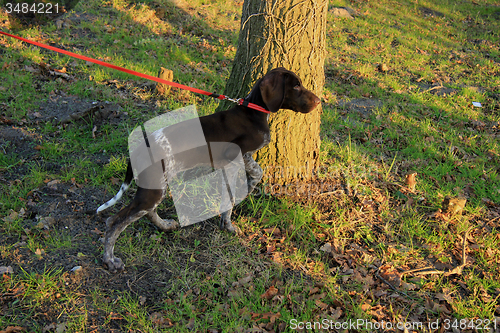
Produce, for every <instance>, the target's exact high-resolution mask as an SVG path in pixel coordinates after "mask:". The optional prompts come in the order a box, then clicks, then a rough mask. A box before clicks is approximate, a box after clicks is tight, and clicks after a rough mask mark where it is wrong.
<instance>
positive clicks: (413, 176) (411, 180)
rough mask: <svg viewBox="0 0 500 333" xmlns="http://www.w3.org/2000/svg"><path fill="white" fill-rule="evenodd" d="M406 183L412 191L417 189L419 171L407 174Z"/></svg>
mask: <svg viewBox="0 0 500 333" xmlns="http://www.w3.org/2000/svg"><path fill="white" fill-rule="evenodd" d="M405 184H406V187H408V189H409V190H410V191H412V192H413V191H415V186H416V185H417V173H416V172H410V173H408V174H407V175H406V176H405Z"/></svg>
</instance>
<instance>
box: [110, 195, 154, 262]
mask: <svg viewBox="0 0 500 333" xmlns="http://www.w3.org/2000/svg"><path fill="white" fill-rule="evenodd" d="M162 198H163V190H149V189H143V188H141V187H139V188H138V189H137V193H136V195H135V198H134V200H133V201H132V202H131V203H130V204H129V205H128V206H126V207H124V208H122V210H120V211H119V212H118V214H116V215H114V216H112V217H110V218H108V219H107V221H106V236H105V237H104V255H103V261H104V263H105V264H107V265H108V268H109V270H110V271H111V272H116V271H121V270H123V269H124V267H125V266H124V264H123V262H122V260H121V259H120V258H118V257H115V255H114V253H113V252H114V248H115V243H116V240H117V239H118V237H119V236H120V234H121V233H122V231H123V230H125V228H127V227H128V226H129V225H130V224H131V223H132V222H134V221H137V220H138V219H140V218H141V217H143V216H145V215H148V217H150V216H154V214H156V212H155V209H156V206H158V204H159V203H160V202H161V199H162ZM153 222H154V221H153ZM155 224H156V223H155Z"/></svg>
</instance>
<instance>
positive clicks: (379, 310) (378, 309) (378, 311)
mask: <svg viewBox="0 0 500 333" xmlns="http://www.w3.org/2000/svg"><path fill="white" fill-rule="evenodd" d="M370 314H371V315H372V316H374V317H375V318H377V320H379V321H380V320H382V319H383V318H385V317H386V314H385V313H384V311H383V307H382V305H380V304H378V305H376V306H374V307H373V308H372V309H371V310H370Z"/></svg>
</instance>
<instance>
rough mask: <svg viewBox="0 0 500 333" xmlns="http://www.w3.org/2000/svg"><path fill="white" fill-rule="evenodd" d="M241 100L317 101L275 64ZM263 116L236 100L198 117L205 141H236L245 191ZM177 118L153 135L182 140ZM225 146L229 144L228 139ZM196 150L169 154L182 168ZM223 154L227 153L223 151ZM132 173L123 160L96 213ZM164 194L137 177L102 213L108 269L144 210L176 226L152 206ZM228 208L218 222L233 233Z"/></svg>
mask: <svg viewBox="0 0 500 333" xmlns="http://www.w3.org/2000/svg"><path fill="white" fill-rule="evenodd" d="M245 100H246V101H248V102H250V103H254V104H257V105H259V106H262V107H264V108H266V109H267V110H269V111H271V112H277V111H278V110H279V109H290V110H293V111H295V112H300V113H309V112H311V111H312V110H314V109H315V108H316V106H317V105H318V104H319V103H320V99H319V98H318V97H317V96H316V95H315V94H313V93H312V92H311V91H309V90H307V89H306V88H304V86H303V85H302V81H301V80H300V79H299V77H297V75H296V74H295V73H293V72H291V71H289V70H286V69H284V68H275V69H273V70H271V71H270V72H268V73H267V74H266V75H265V76H264V77H263V78H261V79H260V80H258V81H257V83H256V84H255V86H254V87H253V89H252V91H251V92H250V94H249V95H248V96H247V97H246V98H245ZM268 117H269V115H268V114H266V113H263V112H260V111H257V110H253V109H250V108H247V107H245V106H240V105H237V106H234V107H232V108H230V109H229V110H226V111H221V112H217V113H214V114H211V115H208V116H204V117H200V118H199V121H200V123H201V127H202V129H203V133H204V135H205V140H206V142H208V143H210V142H227V143H232V144H235V145H237V147H239V149H240V151H241V154H242V157H243V161H244V166H245V171H246V178H247V185H248V193H251V192H252V190H253V189H254V187H255V185H257V183H258V182H259V181H260V179H261V178H262V169H261V168H260V166H259V165H258V164H257V162H255V160H254V159H253V158H252V155H253V154H254V153H255V152H256V151H257V150H259V149H261V148H262V147H264V146H266V145H267V144H269V141H270V132H269V125H268ZM183 123H184V122H180V123H177V124H175V125H172V126H169V127H166V128H164V129H161V131H162V132H161V133H159V134H160V135H157V136H156V137H160V136H161V138H162V139H165V138H167V139H168V140H169V141H170V143H174V144H176V145H177V146H182V144H183V141H182V140H179V139H177V138H178V137H182V135H179V134H181V132H182V131H183ZM228 147H235V146H234V145H228ZM228 149H229V148H228ZM222 153H223V154H222V155H224V156H225V155H227V156H230V155H231V156H234V152H222ZM196 155H197V154H196V151H193V150H190V153H189V154H177V155H174V156H173V160H176V161H179V160H181V163H178V165H182V166H183V167H182V169H183V170H185V169H189V168H191V167H193V166H194V165H196V164H197V163H195V162H191V160H193V161H194V160H195V159H196ZM193 157H194V158H193ZM222 159H223V158H222ZM228 159H230V158H229V157H228ZM162 168H163V172H164V174H167V173H169V172H170V173H176V172H179V171H182V170H181V169H179V168H177V169H175V170H172V169H169V166H168V165H167V166H165V165H162ZM147 173H148V169H146V170H145V171H144V172H143V174H147ZM151 174H154V173H150V174H149V177H150V178H151ZM156 174H157V172H156ZM156 176H157V175H155V176H154V177H156ZM162 176H163V177H165V175H160V176H159V177H162ZM133 178H134V175H133V170H132V165H131V163H130V161H129V163H128V167H127V172H126V176H125V180H124V182H123V184H122V186H121V188H120V191H119V192H118V193H117V194H116V196H115V197H113V198H112V199H111V200H110V201H108V202H106V203H105V204H103V205H102V206H100V207H99V208H98V209H97V213H100V212H101V211H103V210H105V209H107V208H109V207H110V206H112V205H114V204H115V203H116V202H117V201H118V200H119V199H120V198H121V196H122V195H123V193H124V192H125V191H126V190H127V189H128V188H129V186H130V183H131V182H132V179H133ZM165 194H166V185H165V188H159V189H151V188H144V187H141V184H140V182H139V183H138V188H137V192H136V194H135V197H134V199H133V200H132V202H131V203H130V204H129V205H127V206H126V207H124V208H122V209H121V210H120V211H119V212H118V213H117V214H116V215H114V216H111V217H109V218H108V219H107V221H106V236H105V240H104V256H103V261H104V262H105V263H106V264H107V265H108V267H109V270H110V271H113V272H116V271H118V270H123V269H124V264H123V262H122V260H121V259H119V258H117V257H115V256H114V254H113V250H114V246H115V243H116V240H117V238H118V236H119V235H120V233H121V232H122V231H123V230H124V229H125V228H126V227H127V226H128V225H129V224H131V223H132V222H134V221H136V220H138V219H140V218H141V217H143V216H146V217H147V218H148V219H149V220H150V221H151V222H153V223H154V224H155V225H156V226H157V227H158V228H160V229H161V230H165V231H169V230H173V229H176V228H178V227H179V223H178V222H177V221H175V220H164V219H162V218H160V217H159V216H158V214H157V213H156V207H157V206H158V204H159V203H160V202H161V201H162V200H163V198H164V196H165ZM231 212H232V208H230V209H229V210H227V211H225V212H223V213H222V214H221V228H224V229H226V230H228V231H230V232H233V233H239V232H240V231H239V229H238V227H236V226H234V225H233V224H232V223H231Z"/></svg>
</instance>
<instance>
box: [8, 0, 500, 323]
mask: <svg viewBox="0 0 500 333" xmlns="http://www.w3.org/2000/svg"><path fill="white" fill-rule="evenodd" d="M329 6H330V8H331V7H333V6H349V7H354V9H356V10H357V12H358V14H359V15H358V16H356V17H355V19H352V20H351V19H344V18H336V17H333V15H330V16H329V18H328V25H327V26H328V30H327V37H328V45H327V51H328V52H327V58H326V66H325V73H326V84H325V88H324V93H323V96H322V97H323V98H322V100H323V115H322V125H321V126H322V127H321V128H322V131H321V137H322V143H321V162H322V172H321V176H320V178H319V179H318V181H317V183H316V184H312V185H311V186H310V187H309V189H308V190H307V191H306V193H307V195H305V196H302V197H299V196H296V195H294V193H295V192H298V191H299V190H298V189H297V188H293V187H290V188H287V191H288V194H289V195H276V196H271V195H261V196H251V197H249V198H247V199H246V200H245V201H244V202H242V203H241V204H240V205H239V206H238V207H237V208H236V209H235V213H234V215H233V216H234V219H235V222H236V223H237V224H238V225H239V227H240V228H241V229H242V230H243V231H244V234H245V235H244V236H242V237H240V238H237V237H233V236H231V235H227V234H226V233H224V232H221V231H219V230H218V229H217V227H216V226H215V224H216V222H215V221H214V220H211V221H208V222H204V223H199V224H195V225H193V226H190V227H188V228H184V229H181V230H178V231H175V232H172V233H162V232H160V231H158V230H157V229H155V228H154V227H152V226H151V225H150V224H148V223H147V222H146V221H144V220H140V221H138V222H136V223H135V224H133V225H132V226H130V227H129V228H128V229H127V230H126V231H125V232H124V233H123V234H122V236H121V237H120V238H119V240H118V242H117V246H116V252H117V254H118V255H119V256H120V257H121V258H122V259H123V260H124V262H125V264H126V267H127V268H126V271H125V272H123V273H121V274H117V275H111V274H109V273H108V272H107V270H105V269H103V267H102V264H101V259H100V258H101V255H102V250H103V245H102V242H101V241H100V238H101V237H103V235H102V231H103V230H104V228H105V226H104V221H103V220H102V219H98V218H96V217H94V216H92V215H91V212H92V211H93V210H95V208H96V207H98V206H99V205H100V204H101V203H102V202H103V201H104V200H108V199H109V198H110V197H111V196H112V195H114V193H115V192H116V191H117V190H118V187H119V185H120V181H121V178H122V177H123V173H124V171H125V168H126V157H127V142H126V138H127V137H128V135H129V133H131V132H132V130H133V129H134V128H135V127H136V126H137V125H138V124H140V123H144V122H145V121H147V120H149V119H152V118H154V117H156V116H158V115H160V114H163V113H164V112H165V111H167V110H174V109H177V108H180V107H184V106H186V105H189V104H196V106H197V109H198V112H199V113H200V114H201V115H204V114H210V113H211V112H213V110H214V109H215V108H216V106H217V102H216V101H214V100H213V99H209V98H207V97H200V96H197V95H194V94H191V93H186V92H184V91H179V90H173V91H172V92H171V93H170V95H169V96H167V97H164V96H158V95H157V94H156V93H155V92H154V89H153V87H154V85H150V84H149V83H148V82H146V81H144V80H142V79H137V78H134V77H131V76H129V75H126V74H123V73H119V72H116V71H113V70H110V69H105V68H102V67H99V66H96V65H91V64H87V63H85V62H82V61H75V60H73V59H71V58H68V57H66V56H62V55H59V54H56V53H52V52H49V51H44V50H41V49H39V48H35V47H31V46H27V45H25V44H23V43H21V42H18V41H16V40H13V39H10V38H6V37H1V38H0V44H1V45H2V47H1V48H0V54H1V56H2V59H1V61H0V131H1V132H0V133H1V134H2V136H3V137H0V148H1V149H0V267H1V268H4V267H8V266H10V267H12V270H13V273H4V274H3V276H2V277H1V278H2V284H1V285H0V290H1V291H0V309H1V311H0V313H1V315H0V330H7V331H8V329H7V327H9V326H10V327H15V326H19V327H23V328H24V329H25V330H26V331H30V332H43V331H51V330H52V331H53V330H56V331H62V330H66V331H69V332H96V331H98V332H113V331H114V332H125V331H134V332H135V331H137V332H138V331H141V332H157V331H169V332H170V331H175V332H188V331H200V332H205V331H208V332H250V331H254V332H271V331H274V332H290V331H293V330H294V328H297V327H300V325H301V324H302V325H306V326H304V327H306V328H307V325H308V324H309V325H314V323H315V322H321V321H322V320H324V319H325V320H331V322H332V323H343V322H349V321H351V322H352V321H356V320H358V319H359V320H367V322H368V323H381V322H382V321H385V322H390V323H393V324H397V323H404V322H407V323H413V324H414V331H429V328H430V329H431V330H432V331H436V330H437V329H438V328H437V327H430V326H429V325H430V323H435V322H436V321H437V320H440V321H441V324H442V325H444V326H443V327H444V328H445V331H452V329H453V325H455V326H454V327H455V328H456V329H462V331H466V330H467V329H470V330H471V331H472V328H474V326H473V325H472V324H475V325H476V326H475V327H476V328H477V327H478V326H477V325H479V324H483V326H485V325H484V324H486V323H487V321H489V322H488V323H489V325H487V326H488V327H489V328H492V327H494V326H493V325H494V324H492V322H493V321H495V319H496V318H498V317H500V301H499V298H500V283H499V282H498V274H499V273H500V251H499V250H498V249H499V248H500V233H499V216H500V215H499V214H500V176H499V169H498V164H499V160H500V156H499V145H500V141H499V139H498V137H499V136H498V133H499V128H500V127H499V126H500V113H499V110H500V90H499V88H498V87H500V67H499V63H500V49H499V41H500V36H499V31H500V26H499V23H498V22H499V20H498V18H499V17H500V7H498V4H496V3H495V2H494V1H491V0H480V1H474V2H452V1H447V0H440V1H433V2H429V1H419V2H415V1H403V2H397V3H396V2H393V1H389V0H383V1H379V2H377V3H373V2H362V3H353V4H351V3H348V2H345V1H335V2H331V3H330V5H329ZM241 8H242V7H241V5H240V4H238V3H237V2H235V1H229V0H227V1H226V0H212V1H204V0H203V1H202V0H195V1H191V2H189V4H188V3H187V2H181V1H167V0H160V1H143V2H129V1H103V2H99V1H85V2H83V1H81V2H80V3H78V5H77V6H76V7H75V9H74V10H73V11H72V12H71V13H69V14H68V15H67V16H66V17H65V18H64V20H63V22H62V27H57V26H56V24H55V23H51V24H48V25H44V26H34V27H30V28H28V29H24V30H21V31H19V30H16V31H15V33H17V34H20V35H22V36H24V37H27V38H32V39H35V40H40V41H44V42H49V43H54V44H55V45H56V46H59V47H64V48H66V49H68V50H70V51H73V52H77V53H80V54H85V55H88V56H90V57H95V58H99V59H103V60H104V61H109V62H112V63H114V64H117V65H119V66H123V67H126V68H130V69H133V70H137V71H140V72H144V73H148V74H151V75H156V74H157V73H158V70H159V68H160V67H165V68H169V69H172V70H173V71H174V79H175V81H177V82H180V83H183V84H186V85H190V86H195V87H197V88H200V89H205V90H209V91H217V92H220V91H222V90H223V88H224V84H225V82H226V80H227V78H228V76H229V73H230V70H231V63H232V59H233V57H234V54H235V45H236V41H237V33H238V27H239V17H240V14H241ZM433 11H434V12H433ZM439 13H442V14H443V15H440V14H439ZM8 22H9V21H8V20H7V17H6V16H5V14H3V13H0V26H1V28H2V29H9V28H10V26H9V23H8ZM42 63H43V64H46V65H43V64H42ZM381 64H383V65H385V67H381V66H380V65H381ZM47 65H48V66H50V68H51V69H57V70H63V69H64V71H65V72H66V73H67V74H68V75H69V79H63V78H61V77H59V76H57V75H53V74H50V72H48V71H47V67H46V66H47ZM44 68H45V69H44ZM381 68H385V69H384V70H381ZM71 97H76V98H77V101H88V100H91V101H99V102H105V101H107V102H109V103H110V104H112V105H119V106H120V109H119V111H118V112H117V113H118V115H117V117H115V118H109V119H107V120H105V121H102V120H101V119H99V118H98V117H90V118H85V120H81V121H78V122H74V123H70V124H65V125H57V124H53V123H51V122H48V121H39V122H38V123H37V122H36V121H33V119H35V120H36V119H37V118H36V117H35V118H34V114H35V113H36V112H40V113H43V112H48V111H45V110H46V109H43V110H42V109H40V106H41V105H49V106H51V107H52V108H61V107H62V105H63V104H64V102H63V100H64V98H71ZM367 100H369V102H367ZM53 101H56V102H53ZM472 102H480V103H481V104H482V107H480V108H478V107H474V106H473V105H472ZM50 103H53V104H50ZM43 116H44V115H43V114H42V117H43ZM21 131H22V133H23V134H19V133H21ZM12 133H17V136H16V135H12ZM410 172H417V182H416V185H415V190H414V191H411V190H410V189H409V188H408V186H407V184H405V175H407V174H408V173H410ZM318 189H319V190H318ZM318 191H319V192H321V193H318ZM447 196H448V197H451V198H455V197H465V198H467V202H466V205H465V207H464V209H463V213H462V214H459V215H451V214H447V213H445V212H443V211H441V209H442V208H443V207H442V202H443V200H444V199H445V197H447ZM127 200H130V196H128V197H126V198H125V201H127ZM119 207H120V206H119V205H118V206H117V207H116V209H118V208H119ZM116 209H115V210H114V212H116ZM112 212H113V211H110V212H109V213H108V214H111V213H112ZM160 215H162V217H169V218H171V217H174V216H175V210H174V209H173V203H172V202H171V200H166V201H165V202H164V203H163V204H162V205H161V210H160ZM50 218H52V219H53V221H54V222H53V223H52V222H51V221H52V220H51V219H50ZM468 230H470V232H469V233H467V231H468ZM465 236H467V238H466V241H465V242H464V238H465ZM463 251H465V253H466V265H465V266H464V267H463V269H462V270H461V272H459V273H457V274H446V272H450V271H451V270H453V269H455V268H456V267H458V266H460V265H461V263H462V261H463V257H462V253H463ZM78 267H81V269H80V270H79V269H77V268H78ZM496 320H497V322H496V323H497V324H496V325H497V326H496V329H497V330H498V327H499V325H500V322H498V319H496ZM418 323H424V326H423V327H426V328H427V329H425V330H424V328H418V326H417V325H416V324H418ZM446 325H448V326H446ZM460 325H462V326H460ZM464 325H465V326H464ZM467 325H468V326H467ZM464 327H465V328H464ZM358 328H359V331H370V329H369V328H368V326H367V325H364V326H362V327H358ZM339 331H340V330H339ZM482 331H485V330H482Z"/></svg>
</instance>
